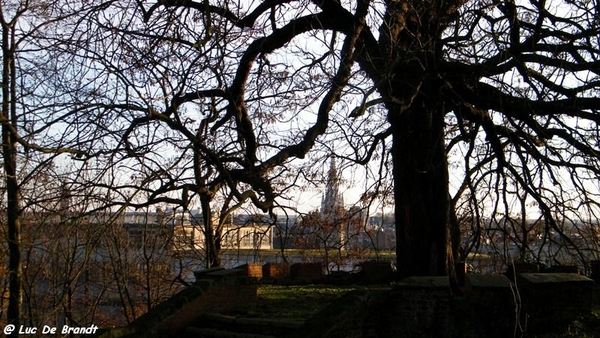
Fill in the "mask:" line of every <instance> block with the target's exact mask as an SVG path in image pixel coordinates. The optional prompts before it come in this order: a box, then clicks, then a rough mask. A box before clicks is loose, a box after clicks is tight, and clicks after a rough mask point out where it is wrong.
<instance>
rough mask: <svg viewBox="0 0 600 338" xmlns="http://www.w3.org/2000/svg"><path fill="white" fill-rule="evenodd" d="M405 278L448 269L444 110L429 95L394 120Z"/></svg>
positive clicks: (399, 237)
mask: <svg viewBox="0 0 600 338" xmlns="http://www.w3.org/2000/svg"><path fill="white" fill-rule="evenodd" d="M390 123H391V126H392V137H393V145H392V159H393V164H394V169H393V172H394V197H395V202H396V203H395V214H396V236H397V243H396V245H397V247H396V254H397V264H398V273H399V276H400V277H407V276H426V275H431V276H439V275H447V274H448V272H449V269H448V265H449V261H448V259H449V258H450V257H451V255H449V249H450V246H449V236H448V229H449V227H448V225H449V212H450V200H449V194H448V165H447V158H446V152H445V145H444V112H443V111H442V110H440V109H438V108H436V107H435V106H431V105H430V104H428V103H427V102H425V100H420V102H415V103H413V105H412V106H411V107H410V108H409V109H407V110H406V111H404V112H403V113H402V114H399V115H396V116H395V117H394V118H392V119H390Z"/></svg>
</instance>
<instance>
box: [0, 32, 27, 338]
mask: <svg viewBox="0 0 600 338" xmlns="http://www.w3.org/2000/svg"><path fill="white" fill-rule="evenodd" d="M2 23H3V24H2V55H3V58H2V59H3V63H2V117H1V122H2V155H3V160H4V177H5V182H6V220H7V226H8V238H7V241H8V255H9V260H8V271H9V289H8V291H9V293H10V295H9V301H8V309H7V321H8V323H9V324H13V325H15V326H16V327H18V326H19V323H20V322H19V320H20V317H21V294H22V288H21V220H20V202H19V182H18V179H17V142H16V135H14V133H13V131H12V129H13V128H16V127H17V118H16V69H15V60H14V50H15V44H14V34H13V33H14V32H13V27H11V26H10V25H7V24H6V23H5V22H4V20H2ZM14 335H15V336H16V334H14Z"/></svg>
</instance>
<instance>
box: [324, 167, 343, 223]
mask: <svg viewBox="0 0 600 338" xmlns="http://www.w3.org/2000/svg"><path fill="white" fill-rule="evenodd" d="M343 208H344V197H343V196H342V194H341V193H340V177H339V175H338V171H337V168H336V163H335V157H334V156H331V164H330V166H329V172H328V174H327V184H326V187H325V195H324V196H323V199H322V200H321V214H322V215H335V214H336V213H337V212H339V211H340V210H342V209H343Z"/></svg>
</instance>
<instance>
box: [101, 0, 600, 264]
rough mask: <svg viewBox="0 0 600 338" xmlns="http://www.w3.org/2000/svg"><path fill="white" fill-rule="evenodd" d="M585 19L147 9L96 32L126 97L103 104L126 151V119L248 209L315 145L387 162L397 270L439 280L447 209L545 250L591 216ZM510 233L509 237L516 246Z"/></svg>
mask: <svg viewBox="0 0 600 338" xmlns="http://www.w3.org/2000/svg"><path fill="white" fill-rule="evenodd" d="M120 6H125V5H122V3H121V5H120ZM124 8H125V7H124ZM597 8H598V4H597V1H569V0H539V1H536V0H523V1H517V0H508V1H497V0H486V1H466V0H419V1H415V0H400V1H391V0H389V1H369V0H358V1H345V0H343V1H336V0H322V1H319V0H315V1H306V0H302V1H293V0H265V1H262V2H253V1H248V2H231V1H226V0H222V1H211V0H204V1H191V0H159V1H156V2H153V3H146V2H143V1H135V2H132V3H130V5H129V6H128V7H127V8H126V10H124V11H123V12H120V13H122V14H120V15H119V16H118V20H117V19H115V17H114V16H113V17H110V18H107V17H108V16H106V15H105V16H103V17H101V16H99V17H98V21H99V22H102V25H101V26H103V27H104V28H105V29H106V32H110V34H113V35H115V36H119V37H120V38H118V43H116V44H115V45H114V46H116V47H114V48H112V49H110V50H109V53H110V55H111V56H112V59H111V60H112V61H111V62H114V64H111V65H112V66H111V67H113V66H114V65H117V67H114V70H118V71H124V72H123V73H121V74H122V75H121V76H122V77H123V78H122V79H120V80H121V81H123V82H124V83H128V89H127V90H126V93H125V94H122V95H121V96H120V97H118V98H123V97H126V99H125V103H126V104H124V105H122V106H117V105H114V106H112V107H111V109H115V110H117V109H120V110H123V111H126V110H127V111H134V112H135V113H136V114H138V115H136V117H135V118H132V119H131V120H130V122H131V123H130V124H129V126H128V128H127V131H126V132H125V134H124V135H123V140H125V141H124V142H125V143H124V144H125V145H126V148H127V147H129V148H128V149H129V151H130V153H132V152H134V151H133V150H135V149H134V148H135V147H133V146H131V145H129V144H128V142H129V141H128V140H129V137H131V136H133V135H136V133H141V131H140V130H141V129H140V128H142V127H143V126H148V125H154V124H155V123H157V124H160V125H163V126H165V128H166V129H167V130H171V131H177V132H180V133H181V135H184V139H185V140H186V141H185V142H190V143H191V144H193V145H194V147H193V148H194V149H193V153H194V156H198V157H199V158H202V160H203V161H204V162H203V165H205V167H204V168H205V169H206V170H208V171H210V173H211V176H210V179H205V180H204V181H202V182H201V184H191V185H190V186H189V189H190V191H191V192H194V191H200V190H201V189H205V188H206V187H207V186H211V187H223V186H226V187H227V189H230V191H231V194H230V196H231V198H233V199H235V200H237V201H240V202H242V201H244V200H252V201H253V202H254V203H255V204H256V205H257V206H259V207H261V208H262V209H264V210H269V209H270V208H272V207H273V206H274V203H275V201H276V199H277V197H278V196H279V195H280V193H281V191H280V190H278V189H277V183H281V182H282V181H283V182H286V183H289V182H293V181H294V179H297V177H295V176H294V175H291V174H290V171H289V170H288V169H289V168H288V165H289V164H290V163H292V162H293V161H294V160H295V159H303V158H305V157H307V156H308V155H309V154H310V153H309V152H310V151H311V150H312V149H314V148H315V144H317V143H318V142H321V141H325V140H328V139H336V140H337V142H340V144H343V146H339V148H337V147H338V146H336V150H337V152H339V153H340V154H338V156H340V157H343V158H346V159H352V160H353V161H355V162H357V163H361V164H365V163H368V162H369V161H371V160H373V159H374V158H375V157H377V156H381V155H378V154H384V156H390V161H391V165H392V173H393V175H392V177H393V185H394V194H393V195H394V203H395V217H396V228H397V261H398V270H399V272H400V274H401V275H405V276H409V275H444V274H447V273H449V272H450V271H449V267H451V266H452V264H451V263H452V261H453V260H456V259H464V258H465V255H464V252H463V254H462V255H461V254H460V251H461V250H460V249H459V246H460V236H459V221H460V219H457V217H456V213H457V209H460V211H461V212H463V211H464V212H467V213H469V217H471V218H470V219H471V221H472V223H473V224H476V225H478V226H474V227H473V229H472V230H473V231H475V232H477V231H481V230H482V227H485V222H483V221H481V219H482V217H483V216H484V215H486V214H488V215H487V216H491V217H493V216H497V215H503V216H505V217H507V216H508V215H517V214H518V215H519V217H521V218H522V219H523V220H526V219H527V217H528V216H527V215H531V214H532V213H534V212H535V213H537V214H539V215H540V217H541V218H543V219H544V227H545V228H544V234H546V235H545V236H546V237H544V239H547V240H548V241H549V242H551V241H552V240H553V238H554V237H552V236H551V235H550V234H552V233H558V234H562V236H563V237H564V238H568V235H567V234H566V233H565V231H564V227H562V226H561V224H562V223H561V222H563V220H564V219H566V218H568V217H571V218H572V217H577V218H578V219H580V220H586V221H587V222H588V223H589V221H590V220H593V219H594V217H595V216H594V215H597V212H598V209H597V206H598V184H597V182H596V181H595V178H596V177H597V176H598V173H599V171H600V168H599V163H598V151H599V144H598V140H599V135H598V133H599V129H598V122H599V120H600V115H599V114H598V111H597V109H598V107H599V103H600V99H598V98H597V96H598V88H599V85H600V82H599V78H598V71H599V67H598V65H599V61H598V60H599V57H600V53H599V49H598V36H599V34H598V33H599V32H598V22H599V19H598V18H599V17H598V11H597ZM106 11H107V12H110V11H114V9H110V8H108V9H106ZM110 13H112V12H110ZM123 13H126V14H123ZM142 19H143V21H144V24H141V20H142ZM105 34H106V35H105V36H108V35H109V33H105ZM115 60H116V61H115ZM124 65H128V66H127V67H129V68H127V69H125V66H124ZM127 72H130V74H132V77H128V75H123V74H129V73H127ZM136 74H145V76H139V75H136ZM134 76H139V78H138V79H136V78H135V77H134ZM144 79H145V80H144ZM137 80H144V81H147V83H145V84H143V85H147V87H146V88H147V89H148V88H149V89H148V90H149V91H151V92H152V93H153V95H149V96H147V97H143V95H141V94H140V92H141V90H138V89H139V88H141V87H143V85H140V82H136V81H137ZM136 95H138V96H136ZM136 97H137V98H138V100H137V101H136ZM132 107H135V108H136V109H133V110H132ZM215 140H218V141H215ZM153 142H154V141H153ZM152 144H156V143H152ZM389 144H391V146H389ZM141 148H142V147H141V146H140V149H141ZM450 165H452V166H454V167H455V168H457V170H455V171H453V173H454V172H456V173H458V174H453V175H455V176H456V177H455V176H453V177H452V179H451V178H450V174H449V173H450V171H449V166H450ZM197 174H199V172H198V173H197ZM202 177H205V178H208V176H206V175H204V176H202ZM163 182H164V181H163ZM169 184H171V185H170V186H171V188H172V189H175V188H181V187H180V186H177V185H176V184H175V182H174V181H173V182H171V183H169ZM167 185H168V184H167ZM285 186H286V187H288V186H289V185H287V184H286V185H285ZM451 187H452V189H451ZM171 188H169V189H171ZM166 190H168V189H166V188H165V190H164V191H166ZM532 210H533V211H532ZM523 224H524V223H523ZM528 229H529V228H528V227H523V228H522V230H523V231H521V232H518V231H512V232H511V234H515V233H519V234H520V235H515V236H517V237H516V240H517V241H518V242H519V244H520V245H522V248H523V250H524V251H526V249H527V247H528V246H527V242H528V238H529V237H528V236H529V235H531V232H530V231H529V230H528ZM451 239H452V241H451ZM476 241H478V239H477V240H476ZM463 249H464V248H463ZM581 259H582V260H585V259H586V258H585V257H584V256H581Z"/></svg>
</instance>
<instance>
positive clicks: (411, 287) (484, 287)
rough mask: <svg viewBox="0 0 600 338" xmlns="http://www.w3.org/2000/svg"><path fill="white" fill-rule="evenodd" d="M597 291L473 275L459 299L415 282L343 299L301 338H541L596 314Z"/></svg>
mask: <svg viewBox="0 0 600 338" xmlns="http://www.w3.org/2000/svg"><path fill="white" fill-rule="evenodd" d="M592 293H593V281H592V280H590V279H588V278H586V277H583V276H580V275H577V274H539V273H537V274H524V275H521V277H520V278H519V279H518V282H517V284H514V283H513V282H511V281H510V280H509V279H508V278H507V277H506V276H504V275H492V276H485V275H471V274H467V275H466V276H465V285H464V288H463V293H462V294H460V295H459V294H453V293H452V290H451V288H450V283H449V280H448V278H447V277H411V278H407V279H404V280H401V281H400V282H398V284H397V285H396V286H395V287H394V288H393V289H392V290H391V291H383V292H382V291H377V292H362V293H358V294H356V293H355V294H352V295H348V296H346V297H344V298H342V299H341V300H340V302H338V303H337V304H335V303H334V304H333V305H332V306H331V307H330V308H329V309H326V310H325V311H324V312H323V313H319V314H317V315H316V316H315V317H313V318H312V319H310V320H309V321H308V323H307V326H306V327H305V331H303V332H301V333H299V334H297V335H296V336H295V337H297V338H300V337H315V338H316V337H323V338H338V337H340V338H341V337H349V338H352V337H356V338H358V337H403V338H413V337H414V338H421V337H435V338H451V337H452V338H455V337H462V338H479V337H486V338H506V337H513V336H515V334H516V335H517V336H521V334H523V333H525V334H527V335H528V336H535V335H539V334H544V333H547V332H551V331H554V332H556V329H557V328H558V329H559V331H560V327H561V325H562V328H563V329H566V325H567V324H568V323H570V322H571V321H573V320H574V319H576V318H577V317H578V316H580V315H585V314H590V313H591V300H592ZM518 316H520V317H518ZM517 318H519V321H517ZM525 318H527V321H525ZM519 324H521V325H520V326H519Z"/></svg>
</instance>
